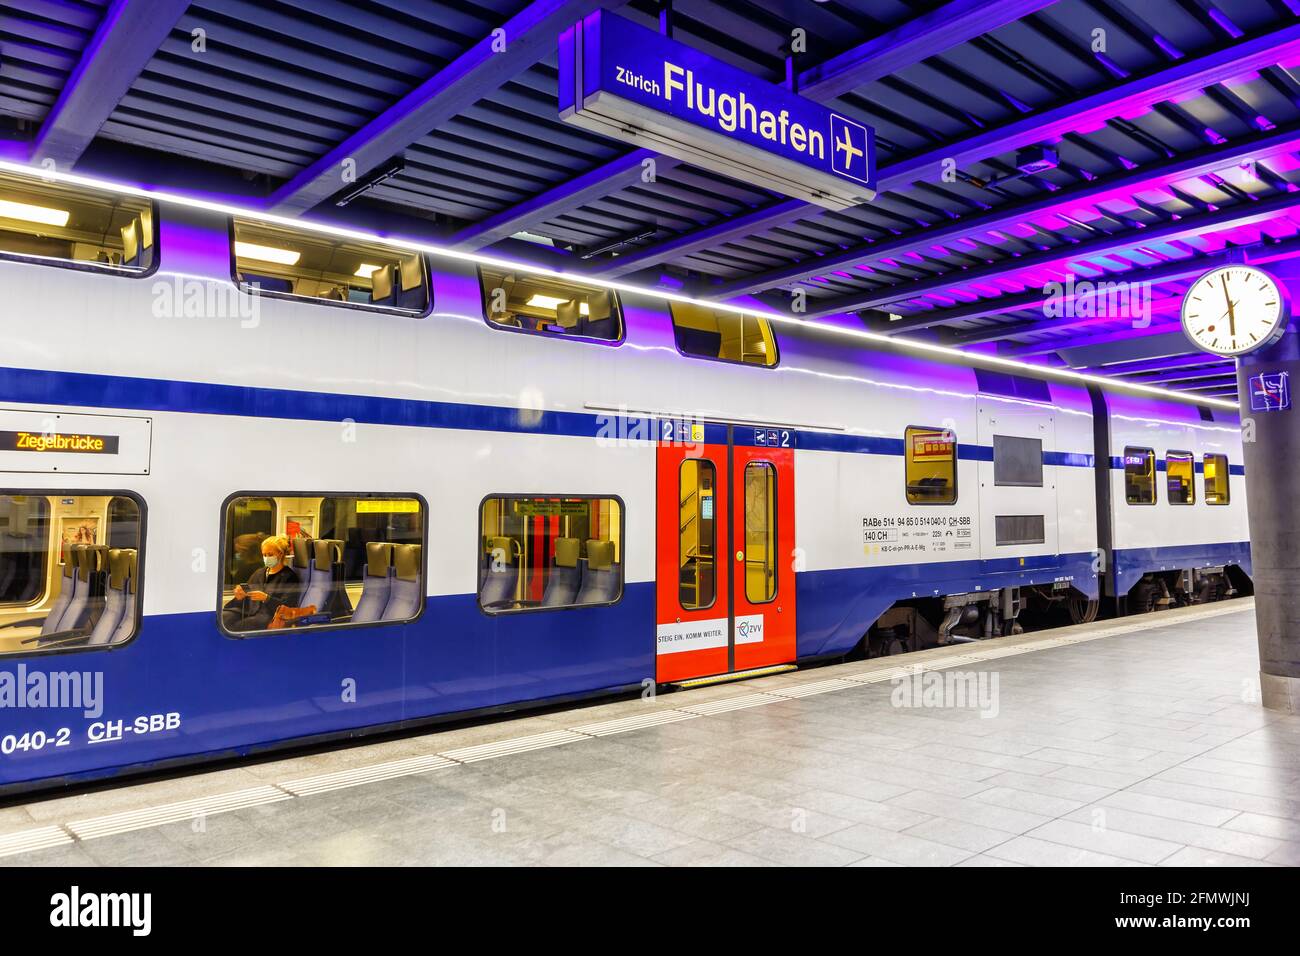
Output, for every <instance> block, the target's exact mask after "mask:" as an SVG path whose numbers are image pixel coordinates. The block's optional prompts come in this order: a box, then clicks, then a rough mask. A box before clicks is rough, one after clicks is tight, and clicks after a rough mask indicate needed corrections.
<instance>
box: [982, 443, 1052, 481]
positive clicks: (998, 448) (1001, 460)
mask: <svg viewBox="0 0 1300 956" xmlns="http://www.w3.org/2000/svg"><path fill="white" fill-rule="evenodd" d="M993 484H995V485H1006V486H1010V487H1014V488H1041V487H1043V442H1042V440H1041V439H1038V438H1015V437H1013V436H1011V435H994V436H993Z"/></svg>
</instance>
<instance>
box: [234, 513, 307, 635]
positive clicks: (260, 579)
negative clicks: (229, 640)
mask: <svg viewBox="0 0 1300 956" xmlns="http://www.w3.org/2000/svg"><path fill="white" fill-rule="evenodd" d="M288 553H289V539H288V538H286V537H284V536H283V535H281V536H278V537H274V538H267V539H266V540H265V541H263V542H262V567H260V568H258V569H257V570H256V571H254V572H253V573H252V574H251V575H250V576H249V578H248V583H247V584H237V585H235V596H234V599H233V600H232V601H230V603H228V604H227V605H226V606H225V608H224V609H223V610H222V620H223V622H224V623H225V625H226V630H228V631H264V630H266V629H267V628H269V627H270V626H271V621H272V620H273V619H274V618H275V612H276V610H277V609H278V608H280V607H282V606H283V607H291V608H292V607H297V606H298V599H299V597H300V590H301V589H300V587H299V584H298V573H297V572H296V571H294V569H293V568H291V567H289V565H287V564H286V563H285V560H284V559H285V556H286V555H288Z"/></svg>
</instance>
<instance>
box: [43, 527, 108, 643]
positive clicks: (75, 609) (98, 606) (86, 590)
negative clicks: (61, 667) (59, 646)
mask: <svg viewBox="0 0 1300 956" xmlns="http://www.w3.org/2000/svg"><path fill="white" fill-rule="evenodd" d="M72 556H73V559H74V560H75V561H76V563H77V570H76V579H77V584H76V589H77V590H76V593H75V594H73V596H72V600H71V601H69V602H68V609H67V610H66V611H64V613H63V616H62V617H61V618H60V619H59V624H58V628H57V629H56V631H54V632H51V633H59V634H66V633H67V632H68V631H75V630H79V629H81V628H85V627H88V626H90V625H91V624H92V623H93V622H94V621H95V620H96V619H98V617H99V615H100V612H102V611H103V608H104V591H105V588H104V582H103V577H104V573H105V569H106V568H107V566H108V549H107V548H106V547H104V546H103V545H98V544H78V545H73V547H72Z"/></svg>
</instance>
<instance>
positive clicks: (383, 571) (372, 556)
mask: <svg viewBox="0 0 1300 956" xmlns="http://www.w3.org/2000/svg"><path fill="white" fill-rule="evenodd" d="M392 563H393V546H392V545H391V544H389V543H388V542H387V541H370V542H367V543H366V575H367V576H369V577H372V578H386V577H388V568H389V565H391V564H392Z"/></svg>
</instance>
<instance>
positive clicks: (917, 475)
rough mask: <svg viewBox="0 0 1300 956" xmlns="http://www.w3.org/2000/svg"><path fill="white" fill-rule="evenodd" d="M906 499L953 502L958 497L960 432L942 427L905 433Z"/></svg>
mask: <svg viewBox="0 0 1300 956" xmlns="http://www.w3.org/2000/svg"><path fill="white" fill-rule="evenodd" d="M903 445H904V446H905V451H904V455H905V457H906V462H907V469H906V470H907V503H908V504H911V505H950V504H952V503H953V502H955V501H956V500H957V436H956V435H954V434H953V433H952V432H950V431H947V430H945V429H942V428H916V427H909V428H908V429H907V430H906V431H905V432H904V433H903Z"/></svg>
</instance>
